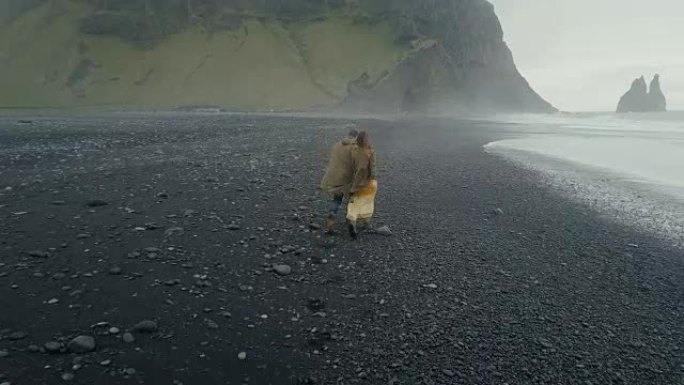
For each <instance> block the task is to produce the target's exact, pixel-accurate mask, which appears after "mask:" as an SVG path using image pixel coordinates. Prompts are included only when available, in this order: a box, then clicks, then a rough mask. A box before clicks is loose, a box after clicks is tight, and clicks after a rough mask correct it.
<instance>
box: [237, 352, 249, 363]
mask: <svg viewBox="0 0 684 385" xmlns="http://www.w3.org/2000/svg"><path fill="white" fill-rule="evenodd" d="M246 359H247V353H245V352H240V353H238V360H240V361H244V360H246Z"/></svg>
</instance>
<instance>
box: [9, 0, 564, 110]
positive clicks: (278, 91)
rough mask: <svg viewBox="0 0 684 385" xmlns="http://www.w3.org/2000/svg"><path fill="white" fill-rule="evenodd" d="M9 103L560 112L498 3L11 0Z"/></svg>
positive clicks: (462, 0)
mask: <svg viewBox="0 0 684 385" xmlns="http://www.w3.org/2000/svg"><path fill="white" fill-rule="evenodd" d="M0 89H1V90H0V106H2V107H76V106H111V107H121V108H127V107H134V108H174V107H182V106H198V105H207V106H208V105H210V106H217V107H223V108H226V109H231V110H249V111H262V110H303V109H343V110H346V111H358V112H381V113H406V112H431V111H437V112H461V111H472V110H478V111H520V112H549V111H553V110H554V108H553V107H552V106H551V105H550V104H548V103H547V102H546V101H544V100H543V99H542V98H541V97H540V96H539V95H538V94H537V93H536V92H535V91H534V90H533V89H532V88H531V87H530V85H529V84H528V83H527V81H526V80H525V79H524V78H523V76H522V75H521V74H520V73H519V72H518V70H517V69H516V67H515V64H514V61H513V55H512V54H511V52H510V50H509V49H508V47H507V46H506V44H505V42H504V40H503V31H502V28H501V24H500V23H499V20H498V18H497V16H496V14H495V12H494V8H493V7H492V5H491V4H489V3H488V2H487V1H484V0H429V1H420V2H417V1H409V0H394V1H390V0H356V1H355V0H327V1H326V0H287V1H285V0H144V1H141V0H135V1H134V0H42V1H41V0H31V1H27V0H0Z"/></svg>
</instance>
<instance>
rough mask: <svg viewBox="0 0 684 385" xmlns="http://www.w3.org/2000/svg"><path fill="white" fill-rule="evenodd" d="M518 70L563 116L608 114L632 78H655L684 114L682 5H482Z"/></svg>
mask: <svg viewBox="0 0 684 385" xmlns="http://www.w3.org/2000/svg"><path fill="white" fill-rule="evenodd" d="M489 1H491V2H492V3H493V4H494V6H495V7H496V10H497V14H498V15H499V18H500V19H501V23H502V24H503V28H504V33H505V39H506V41H507V42H508V44H509V46H510V47H511V50H513V55H514V56H515V59H516V63H517V64H518V68H519V69H520V71H521V72H522V73H523V75H524V76H525V77H526V78H527V79H528V80H529V81H530V83H531V84H532V86H533V87H534V88H535V89H536V90H537V91H538V92H539V93H540V94H542V96H544V97H545V98H546V99H547V100H549V101H550V102H551V103H553V104H554V105H555V106H556V107H558V108H559V109H561V110H565V111H609V110H614V109H615V107H616V106H617V102H618V99H619V98H620V96H622V94H623V93H624V92H625V91H627V89H628V88H629V86H630V84H631V82H632V80H634V78H636V77H638V76H640V75H642V74H643V75H644V76H646V77H647V81H649V82H650V80H651V78H652V77H653V74H654V73H656V72H657V73H660V74H661V81H662V84H663V90H664V92H665V95H666V96H667V98H668V104H669V106H668V107H669V109H670V110H684V48H682V47H684V22H683V21H682V20H683V17H684V0H489Z"/></svg>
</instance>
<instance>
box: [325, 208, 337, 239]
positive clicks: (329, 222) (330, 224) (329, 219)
mask: <svg viewBox="0 0 684 385" xmlns="http://www.w3.org/2000/svg"><path fill="white" fill-rule="evenodd" d="M325 232H326V233H328V234H332V233H333V232H335V214H332V213H330V214H328V216H326V217H325Z"/></svg>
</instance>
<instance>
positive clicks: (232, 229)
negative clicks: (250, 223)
mask: <svg viewBox="0 0 684 385" xmlns="http://www.w3.org/2000/svg"><path fill="white" fill-rule="evenodd" d="M228 230H230V231H237V230H240V226H239V225H237V224H235V223H231V224H229V225H228Z"/></svg>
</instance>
